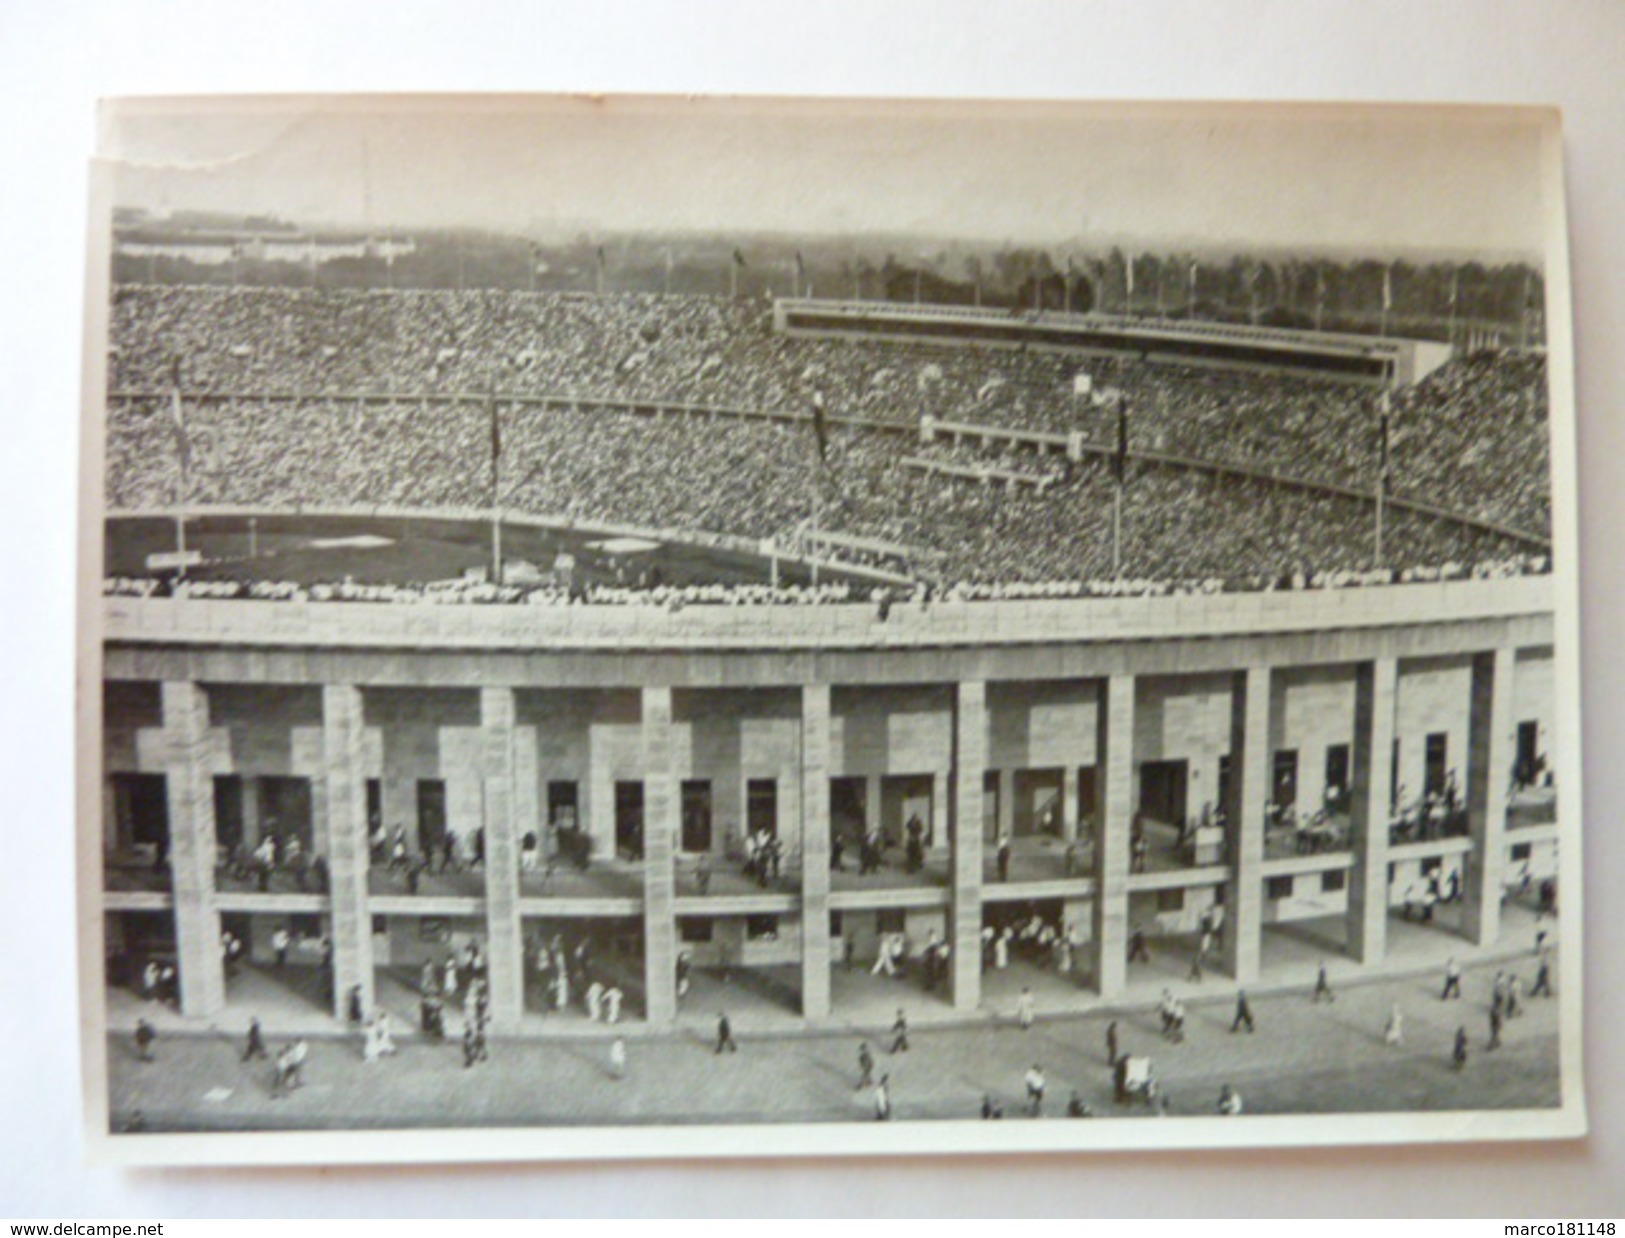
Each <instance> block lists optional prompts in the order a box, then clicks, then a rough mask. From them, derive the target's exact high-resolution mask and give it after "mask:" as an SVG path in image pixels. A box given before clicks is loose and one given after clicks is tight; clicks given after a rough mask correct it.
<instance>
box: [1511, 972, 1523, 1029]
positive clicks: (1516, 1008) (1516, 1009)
mask: <svg viewBox="0 0 1625 1238" xmlns="http://www.w3.org/2000/svg"><path fill="white" fill-rule="evenodd" d="M1522 987H1523V985H1522V982H1521V981H1520V980H1519V979H1518V978H1517V977H1516V976H1508V977H1507V1018H1509V1019H1516V1018H1517V1017H1518V1015H1519V1014H1521V1013H1522V1011H1523V1005H1522V1003H1521V1002H1520V1000H1519V997H1518V990H1519V989H1521V988H1522Z"/></svg>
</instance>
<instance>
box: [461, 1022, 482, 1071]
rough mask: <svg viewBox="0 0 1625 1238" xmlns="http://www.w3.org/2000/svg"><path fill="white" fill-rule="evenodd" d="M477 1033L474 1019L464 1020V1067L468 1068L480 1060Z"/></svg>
mask: <svg viewBox="0 0 1625 1238" xmlns="http://www.w3.org/2000/svg"><path fill="white" fill-rule="evenodd" d="M476 1035H477V1033H476V1032H475V1030H474V1020H472V1019H464V1020H463V1069H464V1070H468V1069H469V1068H470V1067H472V1066H473V1065H474V1063H475V1062H477V1061H479V1060H480V1054H479V1046H478V1045H477V1044H476V1043H475V1036H476Z"/></svg>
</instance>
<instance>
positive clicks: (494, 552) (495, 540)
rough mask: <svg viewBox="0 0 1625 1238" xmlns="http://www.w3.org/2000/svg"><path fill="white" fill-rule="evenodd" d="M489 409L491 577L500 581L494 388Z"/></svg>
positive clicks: (499, 461)
mask: <svg viewBox="0 0 1625 1238" xmlns="http://www.w3.org/2000/svg"><path fill="white" fill-rule="evenodd" d="M489 406H490V409H491V578H492V582H493V583H495V584H498V585H500V584H501V583H502V438H501V428H500V426H499V424H498V420H497V418H498V413H497V400H496V390H495V389H494V388H493V389H492V391H491V395H490V397H489Z"/></svg>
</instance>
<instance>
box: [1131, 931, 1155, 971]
mask: <svg viewBox="0 0 1625 1238" xmlns="http://www.w3.org/2000/svg"><path fill="white" fill-rule="evenodd" d="M1128 961H1129V962H1130V963H1149V962H1150V961H1151V950H1150V948H1149V947H1148V946H1147V945H1146V940H1145V929H1143V928H1142V927H1140V926H1139V925H1138V924H1136V925H1135V926H1134V928H1133V930H1132V931H1131V932H1130V933H1129V935H1128Z"/></svg>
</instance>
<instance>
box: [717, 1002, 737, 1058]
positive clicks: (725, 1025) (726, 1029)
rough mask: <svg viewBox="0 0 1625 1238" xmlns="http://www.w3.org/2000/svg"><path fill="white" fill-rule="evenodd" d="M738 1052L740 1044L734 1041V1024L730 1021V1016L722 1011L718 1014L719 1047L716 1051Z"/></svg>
mask: <svg viewBox="0 0 1625 1238" xmlns="http://www.w3.org/2000/svg"><path fill="white" fill-rule="evenodd" d="M724 1050H726V1051H727V1052H729V1053H738V1052H739V1046H738V1045H737V1044H736V1043H734V1029H733V1024H732V1023H730V1022H728V1016H727V1015H726V1014H724V1013H722V1012H720V1011H719V1012H718V1014H717V1047H716V1052H717V1053H722V1052H723V1051H724Z"/></svg>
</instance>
